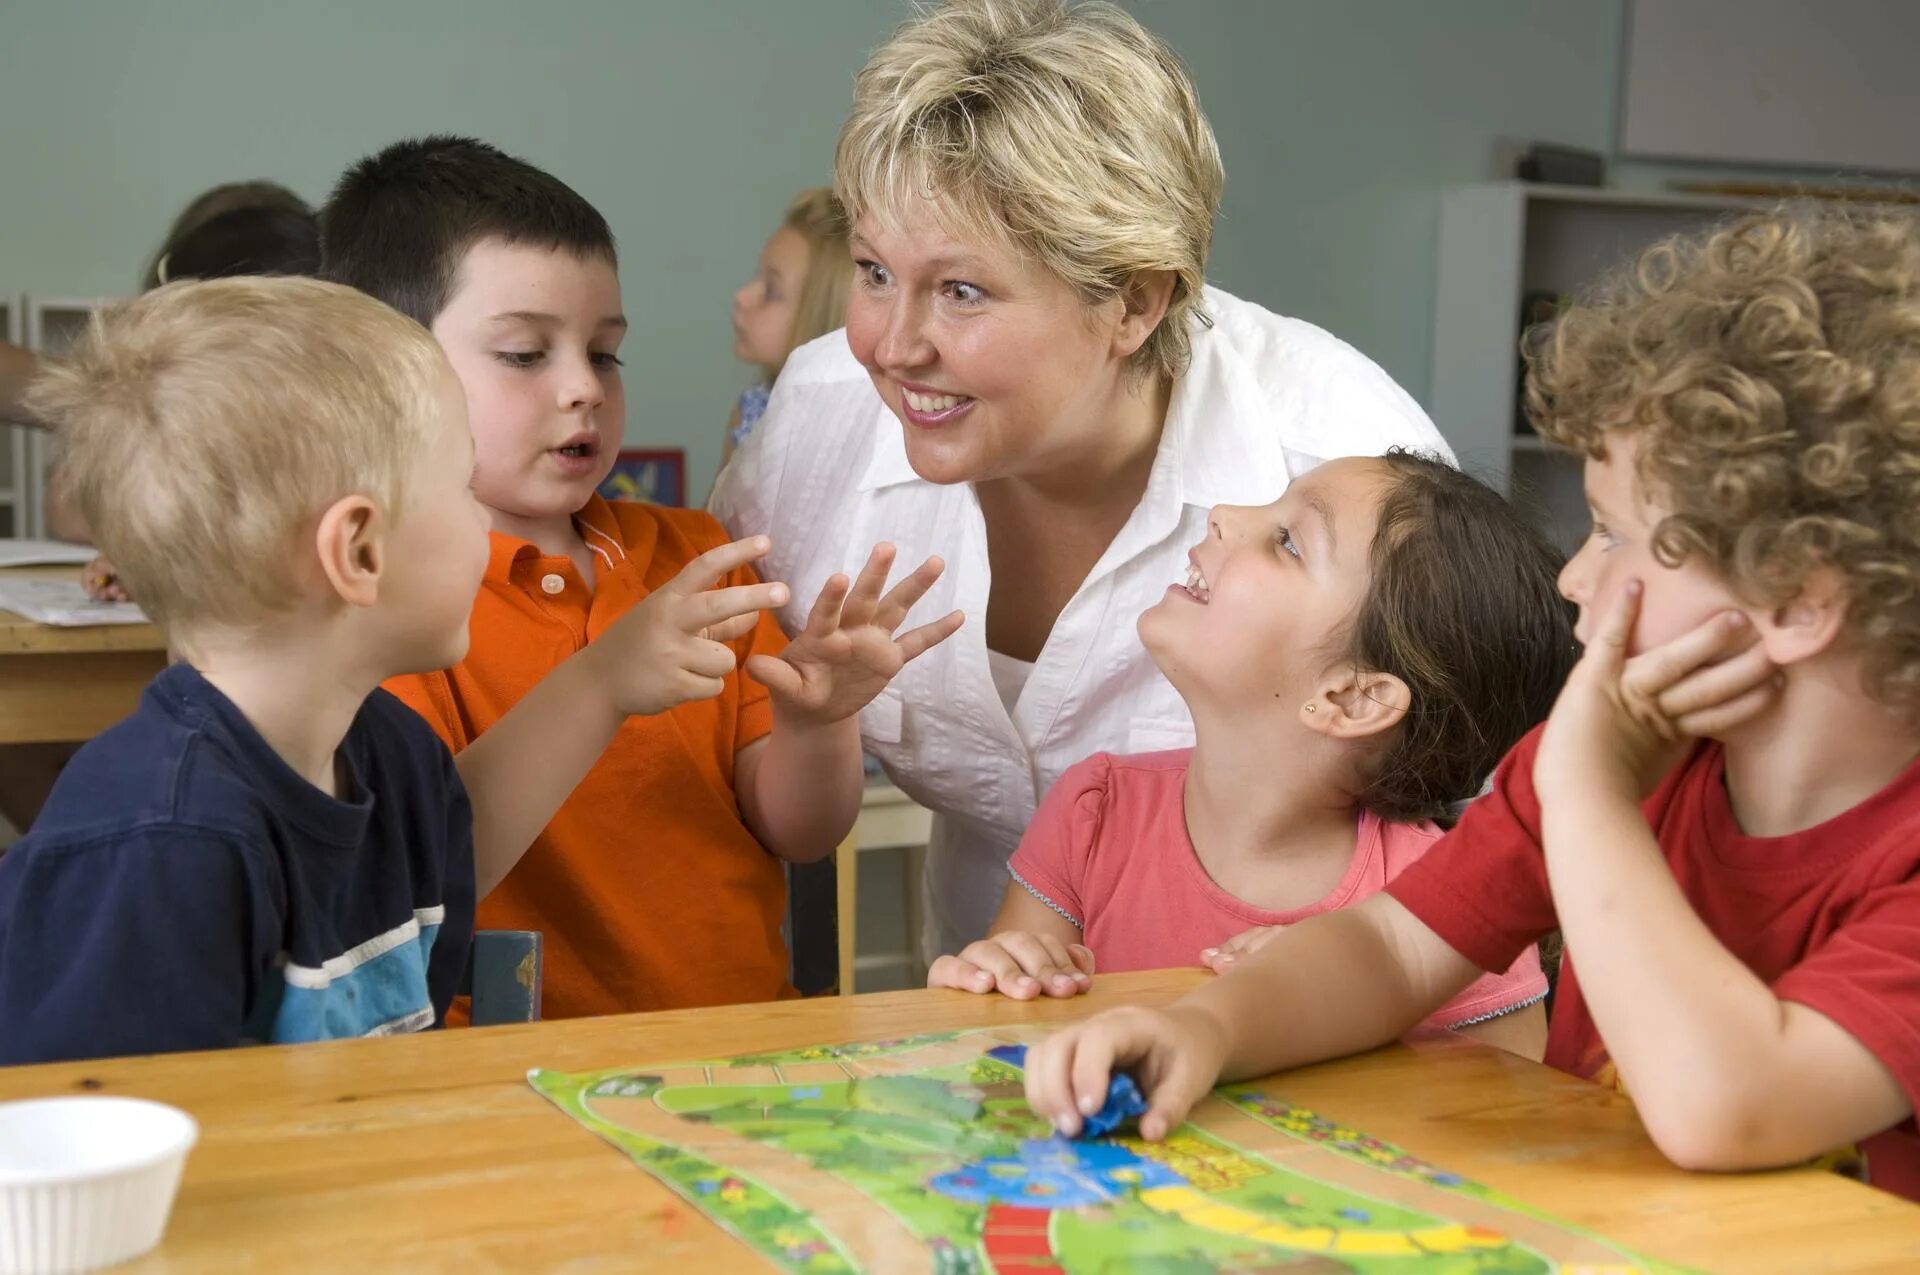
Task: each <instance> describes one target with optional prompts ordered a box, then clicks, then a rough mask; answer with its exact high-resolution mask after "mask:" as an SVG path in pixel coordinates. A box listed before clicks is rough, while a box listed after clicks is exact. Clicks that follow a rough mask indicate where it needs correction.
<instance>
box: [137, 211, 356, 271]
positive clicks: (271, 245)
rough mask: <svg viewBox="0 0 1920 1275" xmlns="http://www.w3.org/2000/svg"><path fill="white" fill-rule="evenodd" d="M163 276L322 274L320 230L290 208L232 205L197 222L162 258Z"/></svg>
mask: <svg viewBox="0 0 1920 1275" xmlns="http://www.w3.org/2000/svg"><path fill="white" fill-rule="evenodd" d="M160 268H161V271H162V272H163V273H164V274H165V276H166V279H167V281H169V282H171V281H173V280H176V279H228V278H232V277H234V276H236V275H307V276H313V275H317V274H319V273H320V229H319V226H318V225H317V223H316V222H315V221H314V217H313V214H312V213H311V212H308V211H305V210H297V209H292V208H268V207H258V208H236V209H234V210H233V211H231V212H224V213H221V214H220V215H219V216H217V217H211V218H209V219H208V220H206V221H204V222H201V223H200V225H198V226H196V227H195V228H194V229H193V230H191V231H189V232H187V234H185V235H183V236H182V237H181V238H180V240H179V241H178V242H177V243H175V244H174V245H173V247H172V248H171V249H169V250H168V252H167V254H166V256H165V257H163V258H162V259H161V262H160Z"/></svg>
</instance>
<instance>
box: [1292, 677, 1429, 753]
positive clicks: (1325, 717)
mask: <svg viewBox="0 0 1920 1275" xmlns="http://www.w3.org/2000/svg"><path fill="white" fill-rule="evenodd" d="M1412 705H1413V693H1412V692H1411V691H1409V690H1408V689H1407V684H1406V683H1405V682H1403V681H1401V680H1400V679H1399V678H1397V677H1395V676H1394V675H1393V674H1391V673H1363V672H1361V671H1360V670H1359V669H1356V668H1354V667H1352V666H1351V665H1349V666H1346V667H1343V668H1340V669H1337V670H1335V671H1333V672H1331V673H1329V674H1328V675H1327V676H1326V677H1325V678H1323V679H1322V680H1321V684H1320V687H1319V689H1318V691H1316V692H1315V694H1314V697H1313V698H1312V699H1310V700H1308V701H1307V702H1306V703H1305V704H1303V705H1301V707H1300V714H1299V716H1300V721H1301V724H1302V725H1304V726H1306V727H1307V729H1309V730H1311V731H1314V732H1316V733H1317V734H1321V735H1325V736H1326V737H1327V738H1328V739H1349V740H1354V739H1366V738H1368V737H1370V736H1373V735H1380V734H1384V733H1385V732H1387V731H1390V730H1392V729H1393V728H1394V727H1396V726H1398V725H1399V724H1400V722H1401V720H1402V719H1403V718H1405V717H1406V715H1407V710H1408V709H1409V708H1411V707H1412Z"/></svg>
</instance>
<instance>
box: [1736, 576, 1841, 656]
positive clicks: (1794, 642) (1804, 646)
mask: <svg viewBox="0 0 1920 1275" xmlns="http://www.w3.org/2000/svg"><path fill="white" fill-rule="evenodd" d="M1847 603H1848V598H1847V585H1846V578H1845V577H1844V576H1842V575H1841V574H1840V573H1839V572H1838V571H1836V570H1834V569H1833V568H1832V567H1818V568H1816V569H1814V570H1813V571H1810V572H1808V573H1807V578H1806V581H1805V583H1803V584H1802V585H1801V586H1800V592H1799V594H1798V595H1797V596H1796V597H1794V598H1793V600H1792V601H1790V602H1788V603H1786V604H1785V605H1784V606H1779V607H1775V608H1774V609H1773V610H1772V611H1771V612H1767V613H1763V614H1754V613H1753V612H1748V616H1749V618H1751V619H1752V620H1753V624H1754V630H1755V631H1756V632H1757V633H1758V634H1759V635H1760V644H1761V645H1762V646H1764V647H1766V648H1767V656H1768V658H1769V659H1771V660H1772V661H1773V662H1774V663H1775V664H1778V665H1780V666H1781V667H1783V668H1784V667H1786V666H1787V665H1789V664H1797V663H1799V662H1800V661H1801V660H1805V659H1810V658H1811V657H1813V656H1815V655H1818V654H1820V653H1821V652H1822V651H1825V650H1826V649H1828V648H1829V647H1831V646H1832V645H1833V644H1834V642H1835V641H1836V640H1838V639H1839V637H1840V633H1841V630H1842V629H1844V628H1845V627H1846V624H1847Z"/></svg>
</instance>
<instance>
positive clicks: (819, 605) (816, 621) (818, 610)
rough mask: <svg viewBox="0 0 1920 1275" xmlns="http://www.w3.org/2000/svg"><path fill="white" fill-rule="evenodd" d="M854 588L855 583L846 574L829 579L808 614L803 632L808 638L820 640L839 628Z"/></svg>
mask: <svg viewBox="0 0 1920 1275" xmlns="http://www.w3.org/2000/svg"><path fill="white" fill-rule="evenodd" d="M852 588H853V582H852V581H851V580H849V579H847V577H846V574H845V573H844V572H841V573H836V574H834V575H831V576H829V577H827V582H826V583H825V584H823V585H821V586H820V596H819V597H817V598H815V599H814V600H813V609H812V610H810V611H808V612H807V624H806V628H805V629H804V630H803V632H805V633H806V635H807V636H808V637H816V638H820V637H825V636H826V635H827V634H829V633H832V632H833V631H834V630H835V629H837V628H839V627H840V613H841V609H842V607H843V606H844V605H845V603H846V600H847V593H848V591H849V590H851V589H852Z"/></svg>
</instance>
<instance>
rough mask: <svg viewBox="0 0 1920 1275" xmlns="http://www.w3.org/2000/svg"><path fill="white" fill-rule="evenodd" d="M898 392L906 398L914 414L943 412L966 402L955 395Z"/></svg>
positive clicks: (910, 391)
mask: <svg viewBox="0 0 1920 1275" xmlns="http://www.w3.org/2000/svg"><path fill="white" fill-rule="evenodd" d="M900 392H901V393H902V394H904V395H905V396H906V399H907V406H908V407H911V408H912V409H913V410H914V411H916V412H944V411H946V410H947V409H948V408H950V407H958V406H960V404H962V403H964V402H966V400H965V399H964V398H961V397H960V396H959V395H957V394H915V393H914V392H913V391H912V390H902V391H900Z"/></svg>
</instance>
